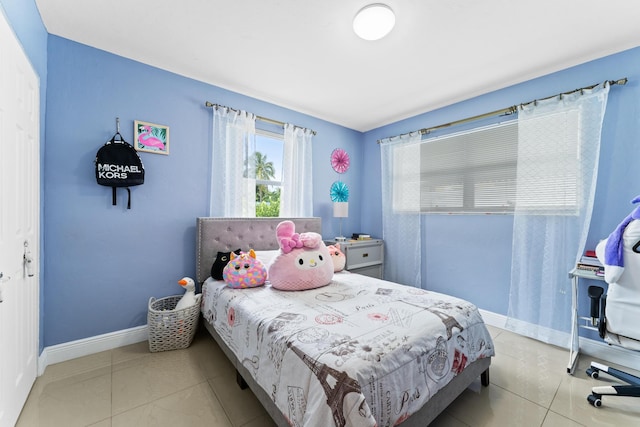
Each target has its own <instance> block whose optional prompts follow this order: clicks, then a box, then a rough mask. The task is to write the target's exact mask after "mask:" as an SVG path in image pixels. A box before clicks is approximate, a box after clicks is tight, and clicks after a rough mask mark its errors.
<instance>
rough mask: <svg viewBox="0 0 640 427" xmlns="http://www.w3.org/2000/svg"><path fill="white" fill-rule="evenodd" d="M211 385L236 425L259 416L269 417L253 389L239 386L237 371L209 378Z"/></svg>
mask: <svg viewBox="0 0 640 427" xmlns="http://www.w3.org/2000/svg"><path fill="white" fill-rule="evenodd" d="M209 385H210V386H211V388H212V389H213V391H214V393H215V394H216V396H217V397H218V400H219V401H220V402H221V403H222V406H223V407H224V410H225V412H226V413H227V415H228V417H229V419H230V420H231V422H232V423H233V425H234V426H242V425H244V424H246V423H248V422H249V421H252V420H254V419H256V418H258V417H262V416H267V417H268V414H267V412H266V410H265V409H264V408H263V407H262V405H261V404H260V402H259V401H258V398H257V397H256V396H255V395H254V394H253V392H252V391H251V389H249V388H246V389H244V390H242V389H240V387H238V385H237V384H236V376H235V371H231V372H227V373H226V374H224V375H221V376H218V377H216V378H212V379H209Z"/></svg>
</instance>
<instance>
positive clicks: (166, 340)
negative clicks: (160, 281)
mask: <svg viewBox="0 0 640 427" xmlns="http://www.w3.org/2000/svg"><path fill="white" fill-rule="evenodd" d="M201 297H202V295H201V294H197V295H196V304H194V305H193V306H191V307H187V308H184V309H182V310H174V309H175V307H176V304H178V301H180V298H182V295H174V296H170V297H166V298H160V299H155V298H153V297H151V298H150V299H149V312H148V314H147V327H148V329H149V350H150V351H151V352H152V353H155V352H158V351H166V350H177V349H180V348H187V347H189V345H191V341H193V337H194V335H195V334H196V329H197V327H198V319H199V317H200V298H201Z"/></svg>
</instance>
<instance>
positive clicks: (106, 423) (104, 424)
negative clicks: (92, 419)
mask: <svg viewBox="0 0 640 427" xmlns="http://www.w3.org/2000/svg"><path fill="white" fill-rule="evenodd" d="M87 427H111V418H107V419H106V420H102V421H98V422H97V423H95V424H90V425H88V426H87Z"/></svg>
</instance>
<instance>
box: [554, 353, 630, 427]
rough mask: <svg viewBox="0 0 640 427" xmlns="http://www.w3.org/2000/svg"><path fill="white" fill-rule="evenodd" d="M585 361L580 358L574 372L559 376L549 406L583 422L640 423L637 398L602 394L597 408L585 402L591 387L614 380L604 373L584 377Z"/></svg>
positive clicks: (586, 359)
mask: <svg viewBox="0 0 640 427" xmlns="http://www.w3.org/2000/svg"><path fill="white" fill-rule="evenodd" d="M589 363H590V360H589V359H588V358H583V359H582V360H581V361H580V363H579V364H578V367H577V368H576V371H575V373H574V375H568V374H565V375H564V376H563V377H562V382H561V383H560V388H559V389H558V393H557V395H556V397H555V399H554V400H553V402H552V404H551V410H552V411H553V412H556V413H557V414H560V415H562V416H564V417H566V418H569V419H571V420H573V421H575V422H577V423H579V424H583V425H586V426H632V425H640V399H639V398H632V397H610V398H607V397H606V396H605V397H604V398H603V405H602V407H601V408H594V407H593V406H591V405H590V404H589V402H587V396H588V395H589V394H591V387H594V386H599V385H609V384H613V383H614V380H612V379H608V378H610V377H608V378H605V375H606V374H603V375H601V377H600V379H599V380H595V379H592V378H589V377H587V375H586V374H585V372H584V371H585V368H586V367H588V365H589ZM601 363H604V362H602V361H601Z"/></svg>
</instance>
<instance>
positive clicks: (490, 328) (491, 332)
mask: <svg viewBox="0 0 640 427" xmlns="http://www.w3.org/2000/svg"><path fill="white" fill-rule="evenodd" d="M487 330H488V331H489V335H491V338H493V339H494V340H495V339H496V338H497V337H498V335H500V334H501V333H502V331H504V329H500V328H497V327H495V326H491V325H487Z"/></svg>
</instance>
